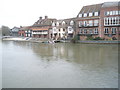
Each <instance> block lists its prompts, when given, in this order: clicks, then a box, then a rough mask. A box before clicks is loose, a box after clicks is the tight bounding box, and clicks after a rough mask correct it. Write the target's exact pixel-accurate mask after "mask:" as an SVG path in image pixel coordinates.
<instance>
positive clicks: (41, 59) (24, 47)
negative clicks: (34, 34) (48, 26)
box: [1, 41, 118, 88]
mask: <svg viewBox="0 0 120 90" xmlns="http://www.w3.org/2000/svg"><path fill="white" fill-rule="evenodd" d="M1 44H2V60H3V61H2V87H3V88H117V87H118V46H117V45H110V44H108V45H107V44H106V45H105V44H98V45H97V44H72V43H56V44H40V43H30V42H14V41H3V42H2V43H1Z"/></svg>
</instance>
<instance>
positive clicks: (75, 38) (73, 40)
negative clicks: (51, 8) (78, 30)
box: [71, 35, 79, 43]
mask: <svg viewBox="0 0 120 90" xmlns="http://www.w3.org/2000/svg"><path fill="white" fill-rule="evenodd" d="M78 40H79V36H78V35H75V36H74V38H72V39H71V42H72V43H76V42H77V41H78Z"/></svg>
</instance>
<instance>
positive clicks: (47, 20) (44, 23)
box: [33, 16, 56, 26]
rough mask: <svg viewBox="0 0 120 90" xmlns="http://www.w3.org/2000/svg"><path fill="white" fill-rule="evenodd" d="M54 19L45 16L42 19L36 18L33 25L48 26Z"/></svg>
mask: <svg viewBox="0 0 120 90" xmlns="http://www.w3.org/2000/svg"><path fill="white" fill-rule="evenodd" d="M55 20H56V19H52V18H48V17H47V16H46V18H44V19H42V18H40V19H39V20H37V22H35V23H34V24H33V26H47V25H48V26H49V25H52V22H53V21H55Z"/></svg>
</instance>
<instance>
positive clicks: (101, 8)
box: [76, 2, 120, 40]
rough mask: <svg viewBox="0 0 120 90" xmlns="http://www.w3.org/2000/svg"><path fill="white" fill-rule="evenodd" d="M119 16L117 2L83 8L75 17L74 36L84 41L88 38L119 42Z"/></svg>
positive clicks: (119, 11)
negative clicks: (75, 27) (75, 28)
mask: <svg viewBox="0 0 120 90" xmlns="http://www.w3.org/2000/svg"><path fill="white" fill-rule="evenodd" d="M119 15H120V10H119V9H118V2H106V3H103V4H96V5H89V6H84V7H83V8H82V9H81V11H80V13H79V14H78V17H77V30H76V34H77V35H79V37H80V40H86V38H87V37H88V36H92V37H93V38H95V37H100V38H102V39H104V40H119V37H120V17H119Z"/></svg>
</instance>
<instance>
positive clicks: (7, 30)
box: [1, 26, 11, 36]
mask: <svg viewBox="0 0 120 90" xmlns="http://www.w3.org/2000/svg"><path fill="white" fill-rule="evenodd" d="M1 31H2V36H10V35H11V30H10V28H9V27H7V26H2V27H1Z"/></svg>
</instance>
